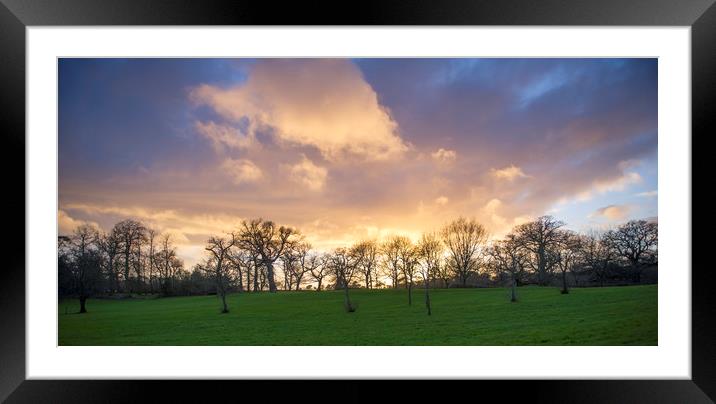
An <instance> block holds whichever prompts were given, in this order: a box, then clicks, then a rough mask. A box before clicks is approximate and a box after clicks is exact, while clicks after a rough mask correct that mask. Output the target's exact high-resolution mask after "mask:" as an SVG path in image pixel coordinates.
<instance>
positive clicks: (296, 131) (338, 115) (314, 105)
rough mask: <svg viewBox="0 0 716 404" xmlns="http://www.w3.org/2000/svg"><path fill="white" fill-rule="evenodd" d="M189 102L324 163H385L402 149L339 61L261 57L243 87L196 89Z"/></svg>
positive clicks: (379, 109) (387, 119)
mask: <svg viewBox="0 0 716 404" xmlns="http://www.w3.org/2000/svg"><path fill="white" fill-rule="evenodd" d="M190 98H191V99H192V100H193V101H194V102H195V103H196V104H198V105H208V106H210V107H211V108H213V109H214V110H215V111H216V112H217V113H218V114H219V115H221V116H222V117H224V118H226V119H227V120H229V121H231V122H234V123H238V122H239V121H241V120H242V119H243V120H248V125H247V130H248V131H249V133H255V132H257V131H261V130H264V129H269V130H270V131H271V132H272V133H273V135H274V136H275V137H276V138H277V139H278V140H279V141H280V142H282V143H284V144H289V145H291V144H293V145H302V146H312V147H314V148H316V149H318V150H319V151H320V153H321V154H322V155H323V156H324V157H325V158H326V159H328V160H331V161H338V160H340V159H342V158H346V157H358V158H361V159H364V160H386V159H392V158H396V157H399V156H401V155H402V154H403V153H404V152H405V151H406V150H408V145H407V144H406V143H405V142H404V141H403V140H402V139H401V138H400V136H399V134H398V124H397V123H396V122H395V121H394V120H393V119H392V117H391V116H390V114H389V112H388V110H387V109H386V108H385V107H384V106H382V105H380V103H379V102H378V96H377V94H376V92H375V91H374V90H373V88H372V87H371V86H370V85H369V84H368V83H367V82H366V81H365V80H364V79H363V76H362V74H361V72H360V70H359V69H358V68H357V67H356V66H355V65H354V64H353V63H351V62H350V61H348V60H345V59H293V60H280V59H264V60H261V61H259V62H258V63H257V64H256V65H254V66H253V68H252V70H251V71H250V72H249V76H248V79H247V80H246V82H245V83H242V84H240V85H237V86H234V87H230V88H220V87H217V86H212V85H207V84H204V85H201V86H198V87H196V88H194V89H193V90H192V91H191V93H190Z"/></svg>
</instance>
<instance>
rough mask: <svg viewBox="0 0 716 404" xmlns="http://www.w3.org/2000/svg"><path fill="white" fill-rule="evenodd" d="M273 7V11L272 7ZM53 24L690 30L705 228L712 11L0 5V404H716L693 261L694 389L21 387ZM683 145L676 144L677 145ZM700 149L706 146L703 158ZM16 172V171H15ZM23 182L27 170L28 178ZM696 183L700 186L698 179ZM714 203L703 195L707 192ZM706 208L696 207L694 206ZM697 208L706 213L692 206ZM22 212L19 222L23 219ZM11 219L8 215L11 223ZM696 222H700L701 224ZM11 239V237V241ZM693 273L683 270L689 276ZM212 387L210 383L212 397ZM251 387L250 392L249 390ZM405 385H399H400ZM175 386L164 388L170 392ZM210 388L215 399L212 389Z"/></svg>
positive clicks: (496, 4) (659, 3)
mask: <svg viewBox="0 0 716 404" xmlns="http://www.w3.org/2000/svg"><path fill="white" fill-rule="evenodd" d="M279 4H280V5H279ZM48 25H93V26H98V25H564V26H578V25H590V26H602V25H603V26H631V25H635V26H689V27H691V41H692V42H691V58H692V60H691V63H692V64H691V67H692V105H691V107H692V134H691V145H692V190H693V191H692V195H691V200H692V212H691V214H692V217H694V213H696V214H697V215H698V216H696V217H699V218H700V220H699V222H698V223H699V226H700V227H706V226H707V223H706V221H704V220H702V219H703V218H707V217H708V212H706V210H705V208H703V206H704V204H705V202H703V201H705V200H706V198H703V199H701V200H699V199H697V198H695V193H696V191H698V192H700V193H701V194H702V197H703V193H704V190H702V189H697V188H696V187H695V185H696V184H699V183H701V184H702V185H708V184H709V181H708V179H706V178H708V177H706V176H708V175H709V173H710V171H711V170H710V167H709V166H707V165H706V163H705V159H696V154H698V153H708V151H707V148H706V147H704V146H705V142H706V139H707V138H708V136H709V135H710V133H709V132H710V131H709V129H710V126H708V121H709V118H710V117H713V116H716V6H714V0H693V1H666V0H630V1H625V0H602V1H599V2H597V1H584V0H572V1H561V0H541V1H531V0H501V1H491V2H487V1H474V0H473V1H470V0H454V1H446V2H434V1H426V0H420V1H384V2H367V1H362V2H350V3H346V2H320V1H319V2H316V1H312V2H286V3H285V4H283V3H276V4H274V3H273V2H257V1H254V2H249V1H213V2H200V1H194V2H192V1H187V0H178V1H141V0H132V1H126V0H125V1H122V2H113V1H111V0H63V1H58V0H54V1H53V0H0V90H1V91H0V127H2V131H1V132H0V133H1V134H2V139H3V143H2V145H3V150H4V157H3V158H2V159H0V161H1V163H0V164H2V168H3V171H2V172H3V173H4V174H5V181H6V183H9V184H8V185H7V187H8V188H7V190H6V196H5V198H4V202H5V212H7V213H6V217H5V219H4V221H5V225H6V226H7V228H9V227H10V226H12V228H15V229H16V230H18V233H14V236H13V237H10V238H8V239H7V240H14V241H12V242H11V241H6V242H5V243H6V246H7V247H6V254H5V255H6V259H5V260H4V261H5V265H4V267H3V268H2V270H0V307H1V308H2V310H1V311H0V316H1V318H2V322H0V324H1V325H0V328H2V330H3V331H2V333H0V339H1V340H2V344H0V399H3V400H5V399H7V401H8V402H47V401H50V402H85V401H87V402H93V401H101V402H115V401H117V402H119V401H142V400H143V399H150V398H151V396H150V395H149V394H147V392H146V390H154V392H160V394H161V397H162V398H163V399H164V400H163V401H165V400H167V401H168V400H171V399H173V398H181V399H182V401H184V400H188V399H192V398H198V399H200V400H201V401H208V400H212V399H215V398H216V396H217V394H225V393H227V392H233V393H230V397H234V398H233V399H232V401H235V400H239V399H243V398H245V397H247V395H251V396H258V395H262V396H265V397H270V398H271V401H275V400H278V399H281V398H286V399H295V398H296V395H295V392H296V391H297V390H298V391H301V392H302V395H310V396H313V397H315V398H322V397H324V398H328V399H331V398H334V397H336V395H340V396H341V399H342V401H345V399H346V398H353V399H354V400H355V399H356V398H361V397H363V398H372V397H375V396H376V395H383V396H385V395H388V396H394V397H396V398H400V399H402V400H406V399H409V398H412V397H421V398H423V399H427V398H428V397H429V396H435V397H440V398H441V399H444V398H446V396H448V395H452V394H454V393H467V394H470V395H475V397H479V394H481V392H484V391H488V392H496V393H497V394H498V396H501V397H504V398H507V399H519V398H524V399H529V400H531V401H547V402H680V403H687V402H688V403H698V402H713V401H712V400H714V399H716V333H715V332H714V326H713V323H714V319H716V304H714V301H715V300H716V299H715V298H713V297H712V295H713V293H712V292H711V290H710V289H711V288H712V285H713V280H714V275H713V270H711V269H710V268H708V266H703V267H700V266H698V265H696V262H697V261H696V260H693V258H695V257H693V256H692V267H693V269H692V271H691V279H692V358H691V363H692V378H691V380H628V381H626V380H589V381H586V380H585V381H565V380H562V381H558V380H544V381H537V380H530V381H526V380H523V381H469V382H460V383H470V385H469V386H462V385H461V386H460V387H454V386H435V387H434V388H433V387H431V388H428V389H425V388H423V387H421V388H416V387H417V386H416V385H415V384H411V385H408V386H403V385H391V386H385V387H388V388H387V389H385V388H384V387H383V386H380V384H385V383H386V382H377V384H378V385H377V386H376V385H369V386H366V383H367V382H366V381H337V382H332V383H330V385H326V382H325V381H300V382H298V381H288V382H287V381H284V382H283V383H288V384H289V385H286V386H280V387H277V386H274V383H276V382H275V381H253V382H249V381H231V382H209V381H203V382H186V381H181V382H177V381H62V380H43V381H39V380H25V373H26V372H25V370H26V367H25V359H26V356H25V297H26V295H25V256H24V255H25V254H24V251H23V253H22V254H21V253H20V252H19V248H18V246H17V244H18V239H19V236H17V234H19V233H20V230H19V229H22V234H23V246H25V243H26V242H31V240H26V239H25V237H24V236H25V220H24V219H25V215H26V211H25V204H26V202H27V200H26V197H25V176H24V175H21V174H20V173H21V170H23V169H24V167H25V44H26V30H25V28H26V27H27V26H48ZM674 135H675V136H676V135H679V134H674ZM699 146H701V147H699ZM20 167H22V168H20ZM23 172H24V171H23ZM700 179H701V180H702V181H699V180H700ZM705 192H709V191H705ZM700 201H701V202H700ZM699 203H701V205H700V204H699ZM19 212H25V215H20V214H19ZM8 213H9V214H8ZM699 214H701V215H699ZM694 230H695V228H694V227H693V225H692V251H694V252H699V255H701V254H703V252H702V251H708V247H707V246H706V243H707V242H709V240H708V238H706V237H704V238H698V237H695V234H696V233H695V232H694ZM6 231H7V230H6ZM688 269H689V268H684V274H685V276H687V274H688ZM207 383H212V385H211V386H207V385H206V384H207ZM248 383H251V386H248V385H247V384H248ZM398 383H403V382H398ZM168 384H170V385H168ZM217 384H218V385H219V386H221V388H217Z"/></svg>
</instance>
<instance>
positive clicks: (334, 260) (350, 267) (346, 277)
mask: <svg viewBox="0 0 716 404" xmlns="http://www.w3.org/2000/svg"><path fill="white" fill-rule="evenodd" d="M362 260H363V255H362V251H361V250H360V249H357V248H354V247H353V248H350V249H346V248H337V249H336V250H334V251H333V253H332V254H330V255H329V266H330V267H331V269H332V270H333V273H334V275H335V277H336V285H337V286H339V287H342V288H343V291H344V293H345V295H344V305H345V309H346V311H347V312H349V313H352V312H354V311H356V307H355V306H354V305H353V303H351V298H350V295H349V293H348V289H349V288H350V284H351V282H352V281H353V277H354V275H355V273H356V269H357V268H358V266H359V265H360V263H361V261H362Z"/></svg>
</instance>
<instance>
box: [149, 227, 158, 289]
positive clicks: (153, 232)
mask: <svg viewBox="0 0 716 404" xmlns="http://www.w3.org/2000/svg"><path fill="white" fill-rule="evenodd" d="M156 238H157V231H156V230H154V229H150V228H147V243H148V244H149V245H148V248H149V251H148V256H149V257H148V258H149V268H148V272H149V293H154V280H155V278H156V275H157V274H156V262H155V258H156V256H155V254H156V249H155V246H154V240H155V239H156Z"/></svg>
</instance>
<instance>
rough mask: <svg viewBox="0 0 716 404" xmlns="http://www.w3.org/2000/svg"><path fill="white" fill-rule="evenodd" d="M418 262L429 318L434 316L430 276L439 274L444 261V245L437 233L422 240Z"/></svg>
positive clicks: (419, 246)
mask: <svg viewBox="0 0 716 404" xmlns="http://www.w3.org/2000/svg"><path fill="white" fill-rule="evenodd" d="M417 253H418V254H417V255H418V260H419V261H418V262H419V264H420V274H421V276H422V278H423V279H422V280H423V286H424V287H425V307H426V308H427V310H428V316H430V315H432V306H431V304H430V275H431V274H433V273H436V272H437V268H439V267H440V261H442V254H443V244H442V242H441V240H440V238H439V237H438V235H437V234H435V233H425V234H423V235H422V237H421V238H420V241H419V242H418V245H417Z"/></svg>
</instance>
